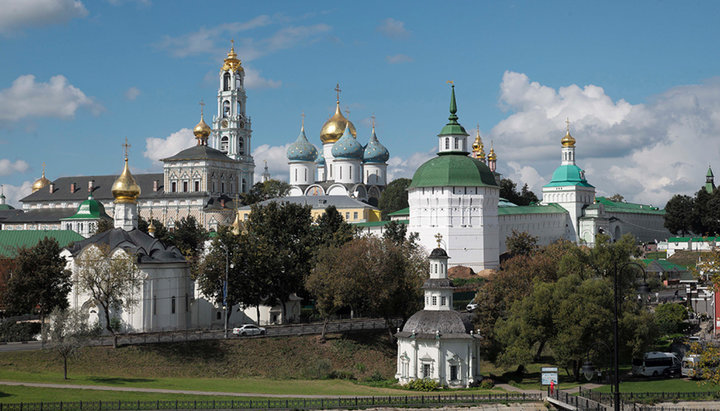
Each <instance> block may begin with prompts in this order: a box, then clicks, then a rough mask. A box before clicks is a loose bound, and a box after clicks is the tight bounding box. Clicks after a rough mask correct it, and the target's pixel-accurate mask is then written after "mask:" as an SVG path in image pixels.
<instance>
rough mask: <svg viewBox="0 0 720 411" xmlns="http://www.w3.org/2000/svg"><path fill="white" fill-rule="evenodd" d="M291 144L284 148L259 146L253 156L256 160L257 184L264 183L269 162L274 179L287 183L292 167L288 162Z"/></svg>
mask: <svg viewBox="0 0 720 411" xmlns="http://www.w3.org/2000/svg"><path fill="white" fill-rule="evenodd" d="M290 144H291V143H287V144H285V145H282V146H271V145H269V144H262V145H259V146H257V147H256V148H255V150H253V152H252V156H253V158H254V159H255V176H254V177H253V178H254V179H255V180H254V181H255V182H256V183H257V182H259V181H262V174H263V172H264V171H265V161H267V166H268V171H269V172H270V175H271V176H272V178H274V179H276V180H282V181H287V180H288V175H289V174H290V167H289V166H288V160H287V149H288V147H289V146H290Z"/></svg>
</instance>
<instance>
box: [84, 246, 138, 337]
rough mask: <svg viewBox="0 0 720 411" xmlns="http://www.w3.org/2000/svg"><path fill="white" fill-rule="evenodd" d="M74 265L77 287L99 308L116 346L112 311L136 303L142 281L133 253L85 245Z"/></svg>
mask: <svg viewBox="0 0 720 411" xmlns="http://www.w3.org/2000/svg"><path fill="white" fill-rule="evenodd" d="M75 265H76V267H77V282H78V283H77V284H78V288H79V289H80V291H82V292H85V293H87V294H88V295H89V296H90V297H91V298H92V299H93V301H94V302H95V304H97V305H98V308H99V309H100V310H102V313H103V317H104V320H105V329H106V330H107V331H108V332H110V334H112V335H113V337H114V338H113V346H114V347H117V335H116V332H117V330H115V329H114V328H113V318H114V317H113V316H112V314H114V312H115V311H116V310H120V309H121V308H128V307H130V306H132V305H133V304H135V303H136V301H137V298H138V291H139V289H140V285H142V278H141V277H140V270H139V269H138V268H137V266H136V265H135V262H134V261H133V257H132V256H131V255H128V254H126V252H125V251H124V250H120V249H118V250H111V249H110V247H107V246H104V245H93V246H89V247H86V248H85V249H84V250H82V251H81V253H80V254H79V255H78V257H77V258H76V260H75Z"/></svg>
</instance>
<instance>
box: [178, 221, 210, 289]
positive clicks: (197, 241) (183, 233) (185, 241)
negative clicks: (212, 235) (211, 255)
mask: <svg viewBox="0 0 720 411" xmlns="http://www.w3.org/2000/svg"><path fill="white" fill-rule="evenodd" d="M207 234H208V233H207V230H205V228H204V227H203V226H202V225H200V224H198V221H197V220H196V219H195V217H193V216H188V217H183V218H181V219H180V221H178V223H177V225H176V226H175V231H173V233H172V243H173V245H175V247H177V248H178V249H179V250H180V251H181V252H182V253H183V255H184V256H185V258H186V259H187V260H188V262H189V263H190V270H191V272H192V273H193V276H195V275H197V272H198V270H197V265H198V257H199V256H200V255H201V254H202V252H203V249H204V248H205V240H206V239H207Z"/></svg>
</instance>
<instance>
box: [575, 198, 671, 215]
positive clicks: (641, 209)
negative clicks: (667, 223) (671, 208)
mask: <svg viewBox="0 0 720 411" xmlns="http://www.w3.org/2000/svg"><path fill="white" fill-rule="evenodd" d="M598 204H602V205H603V206H604V207H605V211H609V212H615V213H636V214H658V215H665V210H662V209H660V208H657V207H653V206H651V205H648V204H638V203H626V202H624V201H610V200H608V199H607V198H605V197H596V198H595V204H592V205H590V206H589V207H588V209H595V208H598V207H599V206H598Z"/></svg>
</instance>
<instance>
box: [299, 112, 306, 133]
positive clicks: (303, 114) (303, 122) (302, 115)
mask: <svg viewBox="0 0 720 411" xmlns="http://www.w3.org/2000/svg"><path fill="white" fill-rule="evenodd" d="M300 117H302V123H301V124H302V129H303V130H305V112H304V111H303V112H302V114H300Z"/></svg>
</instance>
